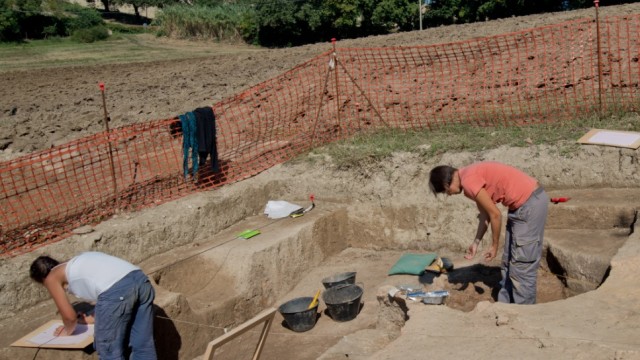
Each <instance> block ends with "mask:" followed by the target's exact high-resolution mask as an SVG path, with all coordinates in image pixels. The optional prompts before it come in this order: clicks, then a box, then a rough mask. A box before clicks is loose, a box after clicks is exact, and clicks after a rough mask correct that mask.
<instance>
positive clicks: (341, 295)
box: [322, 284, 364, 321]
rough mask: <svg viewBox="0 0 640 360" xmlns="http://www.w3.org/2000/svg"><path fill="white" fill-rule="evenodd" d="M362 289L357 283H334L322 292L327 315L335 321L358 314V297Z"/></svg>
mask: <svg viewBox="0 0 640 360" xmlns="http://www.w3.org/2000/svg"><path fill="white" fill-rule="evenodd" d="M363 292H364V291H363V290H362V288H361V287H360V286H358V285H354V284H342V285H336V286H334V287H331V288H329V289H327V290H325V291H324V292H323V293H322V301H324V303H325V305H326V306H327V312H328V313H329V316H331V318H332V319H333V320H335V321H349V320H353V319H355V318H356V316H358V312H359V311H360V299H361V298H362V293H363Z"/></svg>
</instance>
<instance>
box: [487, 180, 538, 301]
mask: <svg viewBox="0 0 640 360" xmlns="http://www.w3.org/2000/svg"><path fill="white" fill-rule="evenodd" d="M548 206H549V196H548V195H547V193H546V192H545V191H544V189H543V188H542V187H539V188H538V189H536V190H535V191H534V192H533V193H532V194H531V196H530V197H529V199H528V200H527V202H525V203H524V205H522V206H521V207H519V208H518V209H516V210H511V211H509V214H508V220H507V233H506V236H505V244H504V254H503V255H502V271H501V272H502V288H501V289H500V292H499V293H498V301H499V302H504V303H516V304H535V303H536V288H537V279H538V268H539V267H540V260H541V256H542V245H543V238H544V226H545V222H546V220H547V211H548Z"/></svg>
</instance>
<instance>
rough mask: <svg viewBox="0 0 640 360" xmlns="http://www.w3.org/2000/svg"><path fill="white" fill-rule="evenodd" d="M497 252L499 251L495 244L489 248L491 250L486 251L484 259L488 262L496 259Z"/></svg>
mask: <svg viewBox="0 0 640 360" xmlns="http://www.w3.org/2000/svg"><path fill="white" fill-rule="evenodd" d="M497 253H498V248H497V247H495V246H491V247H490V248H489V250H487V252H486V253H484V260H485V261H486V262H489V261H491V260H493V259H495V257H496V254H497Z"/></svg>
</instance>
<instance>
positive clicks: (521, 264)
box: [429, 161, 549, 304]
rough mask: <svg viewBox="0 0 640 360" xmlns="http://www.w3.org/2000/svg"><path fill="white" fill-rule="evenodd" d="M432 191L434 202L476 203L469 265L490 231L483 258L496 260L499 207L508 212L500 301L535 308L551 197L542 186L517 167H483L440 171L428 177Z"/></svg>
mask: <svg viewBox="0 0 640 360" xmlns="http://www.w3.org/2000/svg"><path fill="white" fill-rule="evenodd" d="M429 187H430V189H431V191H432V192H433V193H434V195H436V196H437V194H441V193H445V194H447V195H457V194H461V193H464V195H465V196H466V197H467V198H469V199H471V200H473V201H474V202H475V203H476V206H477V207H478V210H479V211H480V215H479V216H478V219H479V222H478V229H477V231H476V235H475V238H474V240H473V242H472V243H471V245H470V246H469V248H468V250H467V254H466V255H465V258H466V259H472V258H474V257H475V255H476V252H477V251H478V245H479V244H480V242H481V241H482V238H483V236H484V234H485V233H486V232H487V230H488V228H489V227H491V239H492V241H491V246H490V247H489V249H488V250H487V251H486V252H485V253H484V254H483V256H484V260H485V261H491V260H493V259H494V258H495V257H496V254H497V252H498V245H499V244H500V232H501V231H502V213H501V211H500V209H499V208H498V206H497V204H502V205H504V206H505V207H507V208H508V216H507V224H506V234H505V244H504V253H503V255H502V266H501V272H502V281H501V282H500V286H501V287H500V291H499V292H498V301H499V302H504V303H516V304H535V303H536V288H537V276H538V268H539V267H540V260H541V257H542V243H543V238H544V227H545V223H546V220H547V212H548V206H549V196H548V195H547V193H546V192H545V191H544V188H543V187H542V186H540V184H539V183H538V181H537V180H536V179H534V178H532V177H531V176H529V175H527V174H526V173H524V172H522V171H521V170H519V169H517V168H515V167H512V166H509V165H506V164H503V163H500V162H495V161H484V162H478V163H474V164H471V165H469V166H465V167H462V168H460V169H457V168H455V167H452V166H448V165H439V166H436V167H434V168H433V169H432V170H431V172H430V173H429Z"/></svg>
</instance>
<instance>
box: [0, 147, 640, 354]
mask: <svg viewBox="0 0 640 360" xmlns="http://www.w3.org/2000/svg"><path fill="white" fill-rule="evenodd" d="M309 159H310V157H309V158H306V159H299V160H297V161H294V162H291V163H288V164H284V165H280V166H276V167H274V168H272V169H270V170H268V171H265V172H264V173H262V174H260V175H258V176H256V177H254V178H251V179H248V180H245V181H242V182H240V183H236V184H231V185H229V186H225V187H223V188H221V189H218V190H215V191H211V192H203V193H199V194H194V195H192V196H189V197H187V198H184V199H181V200H177V201H174V202H172V203H168V204H163V205H161V206H158V207H156V208H153V209H148V210H146V211H142V212H138V213H123V214H118V215H116V216H114V218H112V219H110V220H108V221H105V222H103V223H100V224H96V225H95V226H92V227H90V229H89V230H90V232H87V233H84V234H77V235H74V236H72V237H70V238H68V239H65V240H63V241H60V242H58V243H56V244H53V245H50V246H47V247H45V248H42V249H38V250H36V251H34V252H33V253H30V254H25V255H21V256H18V257H15V258H11V259H3V260H1V262H0V284H1V285H0V286H1V291H0V304H1V305H2V306H0V328H3V329H4V330H5V331H6V329H12V334H15V336H13V337H12V336H6V337H3V340H0V341H1V342H2V343H1V344H0V345H1V348H0V358H12V359H20V358H25V359H26V358H29V359H31V358H33V353H28V354H27V353H26V352H25V350H24V349H21V348H14V347H9V345H10V343H11V342H13V341H15V340H17V338H18V337H19V336H22V335H24V334H26V333H28V332H29V331H30V330H32V329H34V328H35V327H37V326H39V325H40V324H41V323H44V320H45V319H49V318H54V317H55V314H54V312H55V307H54V306H53V304H52V302H51V301H50V300H49V298H48V295H47V293H46V290H44V288H42V287H40V286H37V285H36V284H35V283H33V282H32V281H31V280H30V279H29V277H28V268H29V265H30V263H31V262H32V261H33V259H35V257H37V256H38V255H41V254H49V255H51V256H54V257H56V258H59V259H67V258H70V257H72V256H73V255H74V254H76V253H78V252H80V251H104V252H107V253H110V254H113V255H116V256H120V257H123V258H125V259H127V260H129V261H131V262H133V263H136V264H140V266H141V267H142V268H143V270H145V272H146V273H148V274H149V275H150V277H151V278H152V279H153V280H154V281H155V283H156V289H157V298H156V305H157V306H158V310H159V314H160V315H161V316H163V317H165V318H166V320H165V321H160V323H162V324H164V325H161V326H160V327H159V328H160V329H161V330H160V331H159V333H158V334H157V336H158V340H159V341H157V342H158V344H159V345H158V346H159V353H164V354H165V355H166V356H167V358H180V359H193V358H195V357H197V356H199V355H201V354H202V352H203V349H204V346H205V345H206V343H208V342H209V341H211V340H212V339H213V338H215V337H217V336H219V335H221V334H222V333H223V331H222V330H221V329H222V328H227V327H229V328H230V327H234V326H237V325H238V324H240V323H242V322H244V321H245V320H247V319H249V318H251V317H252V316H254V315H256V314H257V313H259V312H260V311H262V310H263V309H265V308H267V307H270V306H277V304H274V302H275V301H276V300H277V299H279V298H281V297H282V296H283V295H284V294H286V293H287V292H288V291H290V290H291V289H292V288H293V287H294V286H295V285H296V283H297V282H298V281H300V279H301V277H302V275H303V274H304V272H305V269H308V268H309V267H313V266H315V265H318V264H320V263H322V262H323V261H324V260H326V259H327V258H329V257H331V256H332V255H335V254H337V253H339V252H340V251H343V250H344V249H346V248H349V247H353V248H364V249H370V250H387V249H394V250H429V251H434V250H438V249H448V250H450V251H464V249H465V248H466V246H468V240H469V237H470V236H473V234H474V233H475V227H476V219H475V216H476V210H475V207H474V206H470V205H471V204H470V203H469V202H468V200H467V199H465V198H464V197H463V196H456V197H448V198H435V197H433V195H431V194H430V193H429V192H428V186H427V179H428V172H429V170H430V169H431V168H432V167H433V166H435V165H438V164H450V165H453V166H458V167H459V166H464V165H467V164H470V163H472V162H475V161H482V160H497V161H502V162H505V163H508V164H511V165H513V166H516V167H518V168H520V169H522V170H524V171H525V172H527V173H529V174H531V175H532V176H534V177H536V178H537V179H538V180H539V181H540V182H541V183H542V184H543V185H544V186H545V187H546V188H547V189H575V188H601V187H612V188H637V187H639V186H638V184H640V155H639V151H637V150H630V149H619V148H612V147H601V146H582V147H580V148H579V150H578V151H577V153H575V154H571V155H561V154H560V151H559V150H558V147H550V146H530V147H526V148H499V149H493V150H487V151H483V152H477V153H450V154H444V155H442V156H438V157H437V158H425V157H422V156H420V155H417V154H414V153H397V154H394V155H393V156H392V157H390V158H387V159H385V160H383V161H381V162H372V163H368V164H361V165H359V166H357V167H351V168H347V169H345V168H337V167H336V166H335V165H334V164H333V162H332V161H331V159H330V158H315V159H314V161H312V162H311V161H309ZM311 193H313V194H314V195H315V198H316V205H317V206H316V209H314V210H313V211H312V212H311V213H309V214H308V215H305V216H303V217H301V218H300V221H299V222H296V223H295V225H293V228H292V227H289V228H287V227H283V228H281V229H279V230H278V231H280V233H279V234H278V235H277V237H278V238H280V239H281V240H280V241H278V242H269V241H266V240H265V241H254V242H253V243H251V244H252V245H251V246H246V247H243V248H239V247H235V246H236V245H233V242H232V241H231V240H233V239H234V238H235V234H237V233H238V232H239V231H242V230H245V227H247V226H255V227H258V228H259V227H264V226H275V225H273V224H272V222H273V221H272V220H267V219H266V217H265V216H264V215H263V214H262V213H263V210H264V207H265V205H266V203H267V201H269V200H286V201H290V202H293V203H297V204H300V205H302V206H306V205H308V195H309V194H311ZM630 200H633V199H630ZM636 200H637V199H636ZM89 230H87V231H89ZM470 234H471V235H470ZM170 319H171V320H170ZM161 320H162V319H161ZM172 320H175V321H172ZM183 323H184V324H187V323H200V324H210V325H213V326H215V327H216V328H217V330H212V331H199V330H197V329H195V330H194V328H193V327H192V326H187V325H182V324H183ZM176 339H179V340H178V341H179V344H176V343H175V342H176ZM176 345H178V346H176ZM177 349H179V350H177ZM25 355H26V356H25ZM70 356H71V357H70ZM91 356H95V354H93V355H87V354H84V353H82V352H75V353H73V354H71V355H70V354H69V353H66V352H60V351H47V350H40V354H39V355H38V358H39V359H70V358H78V359H81V358H86V357H91Z"/></svg>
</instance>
